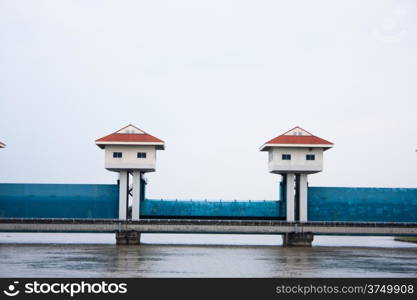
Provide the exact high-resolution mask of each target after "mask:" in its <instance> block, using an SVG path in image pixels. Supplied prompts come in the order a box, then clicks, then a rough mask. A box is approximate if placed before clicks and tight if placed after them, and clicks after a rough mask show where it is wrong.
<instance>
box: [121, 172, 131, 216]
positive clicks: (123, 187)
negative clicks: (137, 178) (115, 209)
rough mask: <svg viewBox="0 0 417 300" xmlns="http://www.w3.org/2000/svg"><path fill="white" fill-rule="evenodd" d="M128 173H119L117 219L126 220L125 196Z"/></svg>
mask: <svg viewBox="0 0 417 300" xmlns="http://www.w3.org/2000/svg"><path fill="white" fill-rule="evenodd" d="M128 176H129V173H128V172H127V171H120V172H119V219H120V220H126V218H127V199H128V198H127V196H128V195H127V194H128V189H129V187H128V184H129V179H128V178H129V177H128Z"/></svg>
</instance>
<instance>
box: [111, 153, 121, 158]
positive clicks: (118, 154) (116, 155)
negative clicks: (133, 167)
mask: <svg viewBox="0 0 417 300" xmlns="http://www.w3.org/2000/svg"><path fill="white" fill-rule="evenodd" d="M122 156H123V155H122V152H113V157H114V158H122Z"/></svg>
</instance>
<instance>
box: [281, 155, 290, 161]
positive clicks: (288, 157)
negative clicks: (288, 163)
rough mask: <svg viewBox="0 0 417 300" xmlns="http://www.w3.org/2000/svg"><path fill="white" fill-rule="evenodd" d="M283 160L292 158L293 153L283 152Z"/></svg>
mask: <svg viewBox="0 0 417 300" xmlns="http://www.w3.org/2000/svg"><path fill="white" fill-rule="evenodd" d="M282 160H291V154H283V155H282Z"/></svg>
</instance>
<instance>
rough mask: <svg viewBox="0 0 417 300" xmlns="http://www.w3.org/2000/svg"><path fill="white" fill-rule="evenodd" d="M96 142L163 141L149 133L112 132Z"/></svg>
mask: <svg viewBox="0 0 417 300" xmlns="http://www.w3.org/2000/svg"><path fill="white" fill-rule="evenodd" d="M96 142H144V143H149V142H154V143H163V142H164V141H162V140H160V139H158V138H156V137H154V136H152V135H150V134H147V133H145V134H134V133H112V134H109V135H106V136H105V137H102V138H100V139H98V140H96Z"/></svg>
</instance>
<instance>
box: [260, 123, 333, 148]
mask: <svg viewBox="0 0 417 300" xmlns="http://www.w3.org/2000/svg"><path fill="white" fill-rule="evenodd" d="M293 130H296V131H300V132H301V133H302V135H298V134H297V135H294V134H289V132H291V131H293ZM288 144H294V145H328V146H329V147H326V148H331V147H332V146H333V143H331V142H329V141H327V140H325V139H322V138H319V137H318V136H315V135H313V134H311V133H310V132H308V131H306V130H304V129H302V128H301V127H298V126H296V127H294V128H292V129H291V130H289V131H287V132H285V133H283V134H281V135H279V136H277V137H275V138H273V139H272V140H269V141H268V142H266V143H265V144H264V145H263V146H262V147H261V151H262V150H265V148H266V147H267V146H266V145H288Z"/></svg>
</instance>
